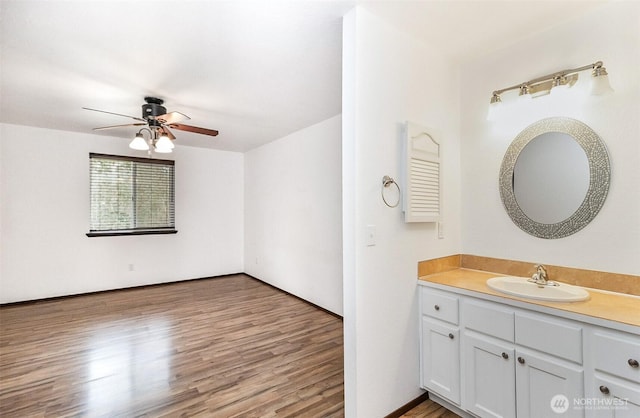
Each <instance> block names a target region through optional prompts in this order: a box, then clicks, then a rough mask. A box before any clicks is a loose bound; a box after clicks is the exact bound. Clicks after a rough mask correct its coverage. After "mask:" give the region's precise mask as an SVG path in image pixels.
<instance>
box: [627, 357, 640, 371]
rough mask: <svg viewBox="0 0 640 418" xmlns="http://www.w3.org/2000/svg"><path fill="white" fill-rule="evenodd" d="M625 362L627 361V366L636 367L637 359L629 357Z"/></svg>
mask: <svg viewBox="0 0 640 418" xmlns="http://www.w3.org/2000/svg"><path fill="white" fill-rule="evenodd" d="M627 363H629V366H631V367H633V368H636V369H637V368H638V360H636V359H633V358H630V359H629V361H627Z"/></svg>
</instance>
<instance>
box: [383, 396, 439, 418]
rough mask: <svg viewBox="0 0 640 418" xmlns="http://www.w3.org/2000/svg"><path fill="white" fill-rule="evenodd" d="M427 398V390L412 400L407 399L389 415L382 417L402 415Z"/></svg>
mask: <svg viewBox="0 0 640 418" xmlns="http://www.w3.org/2000/svg"><path fill="white" fill-rule="evenodd" d="M427 399H429V392H424V393H423V394H422V395H420V396H418V397H417V398H415V399H414V400H412V401H409V402H408V403H406V404H404V405H402V406H401V407H400V408H398V409H396V410H395V411H393V412H392V413H390V414H389V415H387V416H386V417H384V418H398V417H401V416H402V415H404V414H405V413H407V412H409V411H411V410H412V409H413V408H415V407H416V406H418V405H420V404H421V403H422V402H424V401H426V400H427Z"/></svg>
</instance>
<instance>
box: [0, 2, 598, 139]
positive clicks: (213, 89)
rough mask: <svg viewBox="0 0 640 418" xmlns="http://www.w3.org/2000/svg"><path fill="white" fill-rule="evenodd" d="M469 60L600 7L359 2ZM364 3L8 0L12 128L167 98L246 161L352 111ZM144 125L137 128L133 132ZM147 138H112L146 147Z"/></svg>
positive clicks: (112, 119)
mask: <svg viewBox="0 0 640 418" xmlns="http://www.w3.org/2000/svg"><path fill="white" fill-rule="evenodd" d="M358 3H363V4H365V7H367V8H368V9H369V10H371V11H372V12H373V13H376V14H379V15H381V16H384V17H385V19H388V20H389V21H390V22H392V23H393V24H395V25H397V26H398V27H402V28H403V29H405V30H406V31H407V32H409V33H411V34H413V35H415V36H418V37H420V38H423V39H425V41H426V42H429V43H431V44H432V45H433V46H434V47H436V48H438V47H439V48H441V49H442V50H443V51H444V52H446V53H447V54H449V55H450V56H451V57H452V58H453V59H455V60H457V61H465V60H469V59H472V58H473V57H475V56H477V55H479V54H483V53H486V52H488V51H491V50H494V49H498V48H501V47H504V46H506V45H509V44H511V43H513V42H516V41H517V40H519V39H522V38H523V37H526V36H529V35H530V34H531V33H532V32H535V31H540V30H543V29H546V28H548V27H551V26H554V25H556V24H558V23H560V22H562V21H564V20H566V19H567V18H569V17H570V16H571V13H573V12H584V11H586V10H588V9H589V8H592V7H595V6H598V5H599V4H601V3H603V1H602V0H599V1H590V2H584V1H569V0H564V1H486V0H475V1H454V0H449V1H444V0H442V1H368V0H367V1H358ZM355 4H356V1H305V0H284V1H277V0H263V1H241V0H236V1H177V0H176V1H153V2H152V1H135V0H129V1H85V2H80V1H60V0H48V1H44V0H42V1H24V0H15V1H14V0H0V19H1V33H0V35H1V39H0V65H1V67H0V71H1V73H0V122H6V123H13V124H20V125H30V126H37V127H43V128H51V129H61V130H67V131H77V132H92V131H91V129H92V128H94V127H98V126H105V125H116V124H124V123H129V121H130V120H129V119H126V118H122V117H118V116H114V115H108V114H101V113H96V112H90V111H86V110H82V107H90V108H95V109H102V110H106V111H110V112H115V113H121V114H126V115H132V116H140V114H141V110H140V106H141V105H142V104H143V103H144V99H143V98H144V96H155V97H160V98H162V99H164V100H165V106H166V107H167V110H168V111H174V110H176V111H180V112H182V113H185V114H187V115H189V116H190V117H191V120H190V121H187V122H186V123H188V124H191V125H195V126H201V127H205V128H211V129H217V130H219V131H220V135H219V136H217V137H215V138H211V137H207V136H202V135H196V134H192V133H187V132H182V131H175V132H174V134H176V136H177V137H178V140H177V142H176V143H177V144H180V143H182V144H184V145H191V146H199V147H208V148H215V149H222V150H231V151H246V150H249V149H251V148H254V147H256V146H259V145H261V144H264V143H266V142H270V141H272V140H275V139H277V138H280V137H283V136H285V135H287V134H290V133H292V132H295V131H296V130H299V129H301V128H304V127H307V126H310V125H312V124H314V123H317V122H320V121H322V120H325V119H327V118H329V117H332V116H335V115H337V114H339V113H340V112H341V53H342V52H341V46H342V16H343V15H344V14H345V13H346V12H347V11H348V10H349V9H351V8H352V7H353V6H354V5H355ZM131 122H133V121H131ZM136 131H137V130H136V129H135V128H126V129H124V128H119V129H114V130H109V131H100V132H98V133H99V134H102V135H110V136H116V137H122V138H127V139H129V138H132V137H133V134H134V133H135V132H136Z"/></svg>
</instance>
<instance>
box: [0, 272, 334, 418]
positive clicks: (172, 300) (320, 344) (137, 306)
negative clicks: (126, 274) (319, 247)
mask: <svg viewBox="0 0 640 418" xmlns="http://www.w3.org/2000/svg"><path fill="white" fill-rule="evenodd" d="M342 346H343V339H342V321H341V319H340V318H337V317H335V316H333V315H331V314H328V313H326V312H324V311H322V310H320V309H317V308H315V307H314V306H312V305H309V304H307V303H305V302H303V301H301V300H299V299H296V298H295V297H292V296H290V295H287V294H285V293H283V292H280V291H278V290H276V289H274V288H272V287H270V286H267V285H265V284H263V283H261V282H259V281H257V280H255V279H252V278H250V277H247V276H244V275H236V276H227V277H222V278H216V279H207V280H198V281H190V282H184V283H176V284H171V285H163V286H153V287H146V288H140V289H130V290H123V291H116V292H106V293H98V294H92V295H86V296H81V297H74V298H65V299H59V300H51V301H43V302H38V303H32V304H23V305H13V306H5V307H2V308H0V416H1V417H34V416H38V417H40V416H45V417H69V416H74V417H75V416H83V417H84V416H90V417H100V416H109V417H133V416H145V417H159V416H167V417H178V416H190V417H192V416H201V417H225V418H227V417H239V416H242V417H269V416H279V417H280V416H281V417H289V416H291V417H294V416H295V417H300V416H304V417H316V416H317V417H341V416H343V415H344V412H343V407H344V401H343V397H344V391H343V348H342Z"/></svg>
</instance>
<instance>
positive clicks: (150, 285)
mask: <svg viewBox="0 0 640 418" xmlns="http://www.w3.org/2000/svg"><path fill="white" fill-rule="evenodd" d="M241 274H242V275H245V276H248V274H244V272H241V271H240V272H238V273H228V274H221V275H219V276H209V277H196V278H193V279H184V280H172V281H169V282H162V283H150V284H142V285H138V286H130V287H118V288H115V289H105V290H96V291H93V292H85V293H74V294H71V295H60V296H51V297H48V298H39V299H29V300H19V301H16V302H6V303H0V307H4V306H19V305H28V304H32V303H41V302H51V301H54V300H64V299H69V298H77V297H80V296H87V295H97V294H100V293H110V292H120V291H123V290H133V289H144V288H148V287H157V286H168V285H172V284H178V283H185V282H192V281H195V280H208V279H220V278H223V277H229V276H238V275H241ZM249 277H251V276H249Z"/></svg>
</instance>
